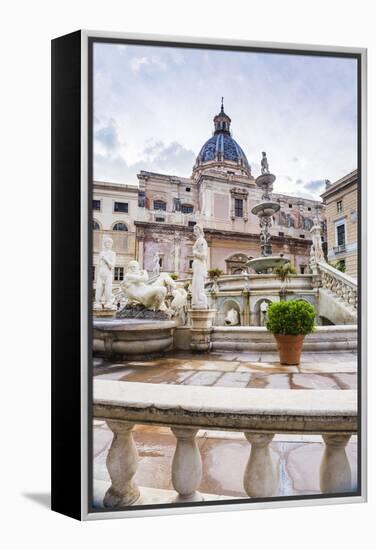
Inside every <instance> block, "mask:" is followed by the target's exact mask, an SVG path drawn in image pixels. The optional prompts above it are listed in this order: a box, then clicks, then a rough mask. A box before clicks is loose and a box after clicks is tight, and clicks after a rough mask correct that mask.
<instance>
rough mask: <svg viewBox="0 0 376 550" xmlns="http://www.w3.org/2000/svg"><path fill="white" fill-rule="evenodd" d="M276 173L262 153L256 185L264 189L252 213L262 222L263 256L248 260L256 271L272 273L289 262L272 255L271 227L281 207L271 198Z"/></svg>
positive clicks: (248, 264) (281, 257)
mask: <svg viewBox="0 0 376 550" xmlns="http://www.w3.org/2000/svg"><path fill="white" fill-rule="evenodd" d="M275 179H276V177H275V175H274V174H271V173H270V172H269V164H268V160H267V157H266V153H265V152H263V153H262V160H261V175H260V176H259V177H258V178H257V179H256V185H257V186H258V187H260V188H261V189H262V197H261V202H259V203H258V204H256V206H254V207H253V208H252V214H255V216H258V218H259V223H260V229H261V230H260V244H261V256H260V257H258V258H253V259H251V260H248V262H247V264H246V265H247V267H250V268H252V269H254V270H255V271H256V273H271V272H272V271H273V269H274V268H276V267H278V266H280V265H284V264H286V263H288V262H289V260H288V258H284V257H283V255H281V256H273V255H272V245H271V243H270V236H271V235H270V228H271V226H272V220H273V216H274V214H276V213H277V212H278V210H279V209H280V205H279V203H278V202H275V201H273V200H272V199H271V198H270V193H271V192H272V190H273V183H274V182H275Z"/></svg>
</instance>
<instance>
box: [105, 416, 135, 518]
mask: <svg viewBox="0 0 376 550" xmlns="http://www.w3.org/2000/svg"><path fill="white" fill-rule="evenodd" d="M107 425H108V427H109V428H110V430H111V431H112V432H113V434H114V437H113V440H112V444H111V448H110V450H109V452H108V455H107V460H106V465H107V470H108V473H109V474H110V478H111V481H112V485H111V487H110V488H109V489H108V490H107V492H106V494H105V497H104V499H103V504H104V506H106V507H112V506H129V505H130V504H133V503H134V502H136V500H137V499H138V498H139V496H140V490H139V488H138V487H137V485H136V483H135V482H134V481H133V477H134V475H135V473H136V471H137V463H138V453H137V449H136V445H135V443H134V441H133V436H132V429H133V426H134V424H129V423H128V422H112V421H111V422H110V421H107Z"/></svg>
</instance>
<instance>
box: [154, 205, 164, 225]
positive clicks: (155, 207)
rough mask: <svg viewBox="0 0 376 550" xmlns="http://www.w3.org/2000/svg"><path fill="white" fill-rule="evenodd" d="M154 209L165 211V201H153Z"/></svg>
mask: <svg viewBox="0 0 376 550" xmlns="http://www.w3.org/2000/svg"><path fill="white" fill-rule="evenodd" d="M154 210H164V211H166V203H165V202H164V201H154ZM163 221H164V220H163Z"/></svg>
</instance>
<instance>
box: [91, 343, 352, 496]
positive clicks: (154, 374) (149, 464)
mask: <svg viewBox="0 0 376 550" xmlns="http://www.w3.org/2000/svg"><path fill="white" fill-rule="evenodd" d="M94 376H95V377H96V378H98V379H111V380H119V381H125V382H143V383H146V384H147V383H153V384H183V385H190V386H213V387H217V386H218V387H219V386H220V387H224V386H226V387H234V388H259V389H260V390H261V389H263V388H269V389H270V388H273V389H291V390H293V391H299V390H300V389H309V390H312V391H314V390H316V389H325V390H333V391H340V390H342V389H356V387H357V354H356V352H341V353H338V352H336V353H324V352H322V353H318V352H317V353H315V352H312V353H310V352H304V353H303V357H302V362H301V364H300V365H299V366H283V365H280V363H279V362H278V355H277V354H276V353H272V352H268V353H261V354H260V353H239V352H238V353H236V352H234V353H211V354H200V355H192V354H189V353H181V354H174V356H168V355H167V356H165V357H163V358H161V359H150V360H145V361H119V362H108V361H105V360H103V359H100V358H95V359H94ZM93 435H94V437H93V446H94V449H93V451H94V465H93V466H94V468H93V469H94V489H95V485H96V484H98V485H107V486H108V485H109V482H110V480H109V476H108V473H107V469H106V457H107V453H108V449H109V447H110V444H111V441H112V433H111V432H110V430H109V429H108V428H107V425H106V424H105V422H102V421H99V420H95V421H94V434H93ZM134 440H135V443H136V446H137V449H138V453H139V457H140V460H139V466H138V470H137V474H136V477H135V480H136V482H137V484H138V485H140V486H143V487H153V488H156V489H172V485H171V461H172V457H173V453H174V450H175V441H176V440H175V437H174V436H173V435H172V433H171V431H170V429H169V428H168V427H153V426H141V425H137V426H136V427H135V430H134ZM197 442H198V446H199V449H200V452H201V456H202V461H203V478H202V483H201V485H200V488H199V490H200V491H201V492H202V493H208V494H213V498H214V499H215V496H214V495H224V496H228V497H231V496H232V497H237V498H239V497H245V496H246V495H245V492H244V489H243V486H242V483H243V473H244V469H245V465H246V462H247V460H248V458H249V451H250V446H249V443H248V442H247V441H246V439H245V436H244V434H242V433H239V432H219V431H208V430H200V431H199V433H198V436H197ZM271 450H272V455H273V458H274V460H275V462H276V464H277V467H278V469H279V478H280V487H279V492H278V494H279V496H288V495H302V494H316V493H320V489H319V465H320V460H321V456H322V452H323V444H322V439H321V437H320V436H318V435H289V434H284V435H276V436H275V438H274V440H273V442H272V444H271ZM346 452H347V455H348V458H349V461H350V466H351V471H352V480H353V487H354V489H355V487H356V476H357V468H356V466H357V439H356V436H353V437H352V438H351V439H350V442H349V444H348V445H347V448H346ZM94 492H95V491H94Z"/></svg>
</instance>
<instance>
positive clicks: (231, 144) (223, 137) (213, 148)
mask: <svg viewBox="0 0 376 550" xmlns="http://www.w3.org/2000/svg"><path fill="white" fill-rule="evenodd" d="M230 124H231V118H230V117H229V116H228V115H226V113H225V112H224V110H223V98H222V105H221V111H220V113H219V114H218V115H216V116H215V117H214V134H213V136H212V137H211V138H209V139H208V140H207V141H206V143H204V145H203V146H202V148H201V151H200V152H199V154H198V156H197V159H196V164H195V168H199V167H200V166H201V165H202V163H207V162H211V161H214V162H217V163H218V162H223V163H226V162H228V161H229V162H231V163H236V164H237V165H238V167H239V168H240V170H241V171H242V172H245V173H246V174H247V175H251V169H250V166H249V164H248V160H247V157H246V156H245V153H244V151H243V149H242V148H241V147H240V145H239V144H238V143H237V142H236V141H235V140H234V138H233V137H232V136H231V133H230Z"/></svg>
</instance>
